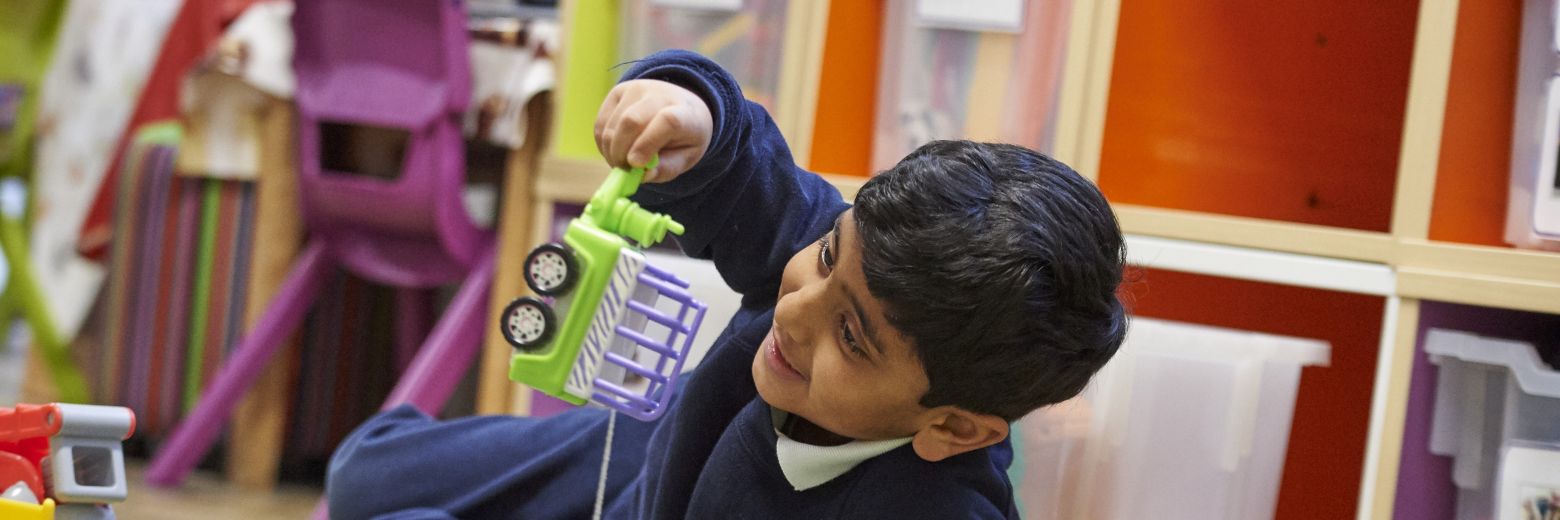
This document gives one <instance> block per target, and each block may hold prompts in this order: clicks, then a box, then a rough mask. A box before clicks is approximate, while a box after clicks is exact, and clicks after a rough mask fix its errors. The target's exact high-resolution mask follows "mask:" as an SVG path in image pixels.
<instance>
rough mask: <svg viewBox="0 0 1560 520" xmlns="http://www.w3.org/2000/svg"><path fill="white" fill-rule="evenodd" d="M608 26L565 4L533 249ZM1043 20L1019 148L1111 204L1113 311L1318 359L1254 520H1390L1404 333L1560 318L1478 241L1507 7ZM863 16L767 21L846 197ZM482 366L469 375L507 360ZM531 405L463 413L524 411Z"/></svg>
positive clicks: (1487, 205)
mask: <svg viewBox="0 0 1560 520" xmlns="http://www.w3.org/2000/svg"><path fill="white" fill-rule="evenodd" d="M624 3H628V2H627V0H622V1H613V0H577V1H569V0H565V1H564V2H563V3H562V7H561V10H562V13H563V14H562V17H563V23H562V26H563V31H564V34H563V38H562V40H563V41H564V42H565V43H564V46H563V47H564V49H563V56H562V57H561V59H560V62H561V63H562V64H563V65H562V70H561V76H560V80H559V88H558V91H557V92H559V99H558V102H559V103H558V107H559V110H558V112H557V117H556V119H555V122H554V124H555V126H554V128H555V130H556V132H555V134H556V135H557V137H558V139H557V143H556V146H553V147H552V148H551V149H549V150H547V151H545V152H543V154H542V155H543V158H542V159H541V160H540V162H541V166H540V168H539V170H538V173H537V176H536V178H535V185H534V187H533V188H532V193H531V194H530V197H531V200H532V201H533V202H534V204H532V205H531V206H530V209H529V211H531V212H532V217H531V219H530V223H531V226H532V229H533V231H532V234H531V237H543V236H547V235H546V230H547V229H548V227H549V226H550V221H551V219H552V213H553V205H554V204H555V203H558V202H579V201H583V200H585V199H586V198H587V197H588V196H589V194H590V192H591V190H593V189H594V188H595V186H596V185H597V184H598V183H599V182H600V179H602V178H603V177H604V175H605V173H606V169H605V167H604V166H603V165H602V164H601V162H600V160H599V158H598V157H597V153H596V149H595V147H594V145H593V143H592V142H591V124H592V121H593V120H594V117H595V110H596V103H599V100H600V99H602V98H603V97H604V96H605V94H606V92H607V91H608V90H609V89H610V88H611V85H612V82H613V80H615V78H616V74H618V73H620V70H614V69H611V67H612V65H614V64H616V63H617V62H618V58H619V56H618V54H617V52H619V51H618V45H617V43H616V42H615V41H612V39H611V37H609V36H604V35H611V34H615V30H614V26H613V25H612V24H613V23H617V21H618V20H619V17H617V16H615V13H618V12H619V11H618V9H620V8H621V7H622V4H624ZM1062 5H1064V6H1065V9H1062V11H1063V12H1064V13H1065V16H1066V22H1065V24H1062V25H1063V27H1064V28H1065V31H1066V34H1065V50H1064V57H1063V60H1062V62H1063V64H1062V67H1061V74H1060V77H1059V78H1058V81H1059V87H1058V92H1057V93H1056V96H1057V98H1056V99H1057V101H1056V109H1055V113H1054V114H1051V115H1050V117H1053V118H1054V119H1055V120H1054V123H1053V124H1054V128H1055V131H1054V140H1052V141H1051V142H1049V143H1040V144H1039V145H1040V148H1042V149H1047V148H1048V149H1049V150H1050V151H1051V152H1052V153H1053V154H1054V155H1056V156H1057V157H1058V158H1060V159H1062V160H1063V161H1065V162H1067V163H1068V164H1071V165H1073V166H1074V167H1075V168H1077V169H1078V171H1080V172H1081V173H1083V174H1084V175H1086V176H1088V177H1090V178H1091V179H1094V180H1095V181H1096V182H1098V183H1099V184H1100V186H1101V187H1102V189H1103V190H1104V191H1105V193H1106V194H1107V196H1108V197H1109V198H1110V199H1111V200H1112V202H1113V204H1114V206H1115V209H1116V212H1117V215H1118V218H1119V219H1120V222H1121V224H1122V227H1123V230H1124V231H1125V232H1126V233H1127V235H1128V247H1129V255H1130V260H1131V262H1132V263H1133V264H1134V265H1137V266H1140V267H1141V268H1142V269H1141V270H1140V271H1138V272H1139V274H1140V278H1139V279H1138V280H1139V281H1133V282H1129V283H1128V284H1127V287H1126V289H1125V292H1126V293H1127V294H1130V295H1132V298H1133V303H1134V311H1135V312H1136V313H1137V314H1139V315H1143V316H1151V317H1156V318H1166V319H1174V320H1179V321H1188V322H1194V323H1201V324H1209V325H1217V326H1224V327H1234V328H1241V329H1247V330H1254V331H1259V332H1267V333H1273V334H1282V335H1287V336H1298V337H1306V338H1317V339H1324V340H1327V341H1328V342H1330V343H1331V344H1332V346H1333V350H1332V352H1333V354H1332V356H1333V359H1332V362H1331V364H1330V366H1328V367H1317V368H1307V369H1305V370H1306V375H1305V376H1304V377H1302V379H1301V381H1302V383H1301V388H1300V392H1299V395H1298V398H1297V402H1296V412H1295V417H1294V423H1293V424H1294V427H1293V431H1292V433H1291V442H1290V445H1289V451H1288V453H1287V455H1286V460H1287V464H1286V466H1285V477H1284V479H1283V483H1282V485H1281V491H1280V495H1279V504H1278V508H1277V512H1276V515H1275V517H1276V518H1341V517H1348V516H1351V515H1352V516H1354V517H1357V518H1362V519H1364V518H1380V519H1385V518H1394V503H1395V502H1397V503H1401V501H1399V500H1397V497H1398V495H1399V494H1400V493H1402V492H1403V491H1402V489H1400V488H1401V486H1414V485H1417V484H1416V482H1418V481H1416V480H1413V479H1409V480H1404V481H1403V483H1402V484H1401V485H1400V478H1399V477H1400V473H1402V471H1400V461H1401V460H1402V459H1403V457H1404V453H1405V451H1412V450H1415V449H1422V448H1421V447H1418V446H1413V445H1408V444H1406V443H1411V442H1416V441H1413V440H1408V441H1406V440H1405V424H1407V421H1408V420H1409V419H1411V418H1410V417H1408V409H1409V407H1410V405H1409V403H1410V401H1411V400H1417V399H1422V396H1421V395H1420V392H1421V390H1419V388H1420V386H1421V384H1420V383H1421V382H1422V381H1423V380H1424V377H1426V376H1425V372H1424V370H1416V369H1415V359H1416V356H1419V357H1422V356H1423V353H1422V351H1421V350H1420V341H1419V336H1420V333H1421V329H1422V328H1423V322H1425V321H1426V320H1422V318H1424V317H1425V316H1427V315H1433V316H1440V315H1442V314H1445V313H1446V312H1448V311H1447V309H1473V310H1471V311H1469V312H1471V313H1472V314H1473V315H1479V313H1485V312H1490V313H1497V314H1501V315H1507V314H1510V315H1515V316H1526V317H1536V318H1532V319H1536V320H1540V321H1544V320H1552V319H1553V318H1554V317H1555V316H1556V315H1560V253H1554V252H1542V251H1531V250H1521V249H1514V248H1511V247H1508V246H1506V245H1505V244H1504V242H1503V241H1502V239H1501V233H1502V229H1503V226H1504V219H1505V210H1504V208H1505V205H1506V203H1505V198H1506V192H1507V185H1508V182H1507V179H1508V176H1509V168H1508V164H1507V163H1508V161H1509V155H1510V134H1511V126H1512V125H1511V118H1512V91H1513V89H1512V87H1513V81H1514V76H1515V68H1516V46H1517V38H1518V36H1517V33H1518V28H1519V27H1520V16H1521V12H1522V0H1496V1H1493V2H1466V1H1464V2H1459V1H1457V0H1420V1H1414V0H1392V1H1387V2H1352V1H1348V0H1325V1H1314V0H1313V1H1301V0H1283V1H1279V2H1264V3H1261V4H1260V5H1258V4H1251V5H1250V6H1241V5H1232V4H1228V3H1222V4H1219V5H1212V4H1211V3H1208V2H1195V1H1192V0H1173V1H1169V2H1144V1H1129V2H1123V1H1120V0H1071V1H1069V2H1063V3H1062ZM884 6H885V2H884V1H882V0H877V1H859V2H856V1H852V2H845V1H833V2H830V1H817V2H792V3H791V7H790V11H789V12H788V17H789V20H790V22H789V23H787V25H786V34H787V37H786V39H785V42H786V43H785V46H784V48H783V49H782V60H781V61H782V63H785V64H787V65H786V67H787V68H786V69H785V70H786V71H789V72H788V73H783V74H781V75H780V78H781V79H780V82H781V84H782V87H780V89H779V90H780V91H781V92H789V93H790V94H789V96H791V97H788V98H785V99H786V101H785V102H780V103H777V106H776V107H775V108H776V114H775V119H776V121H777V122H779V124H780V127H781V130H782V132H784V133H785V134H786V136H787V138H788V141H789V142H790V143H791V144H792V150H793V152H794V153H795V155H796V157H797V159H798V162H799V163H801V164H804V165H808V166H809V167H810V169H812V170H814V171H819V172H824V173H823V175H824V176H825V177H826V178H828V179H829V180H830V181H831V182H834V183H835V184H836V185H837V186H838V187H840V189H841V191H842V192H844V193H845V195H846V196H847V197H851V196H853V195H854V193H855V191H856V190H857V189H859V187H860V186H861V184H862V182H864V181H865V179H866V177H867V176H868V175H870V173H871V171H872V163H871V149H872V143H871V139H872V133H873V129H874V126H873V125H874V124H875V119H874V112H873V109H872V108H871V107H874V106H875V105H876V101H877V94H876V92H875V90H874V89H866V88H862V85H877V84H878V73H877V71H878V70H879V69H878V60H879V59H880V56H881V55H882V54H883V53H882V49H881V46H882V45H884V44H883V42H882V39H883V32H884V25H885V23H884V16H883V13H884V11H885V8H884ZM798 20H806V22H805V23H802V24H798V23H797V21H798ZM512 200H513V199H512ZM1145 288H1152V289H1151V290H1144V289H1145ZM495 292H500V291H499V290H498V289H497V288H495ZM506 294H511V295H514V294H518V292H511V293H506ZM1436 319H1437V320H1439V319H1440V318H1436ZM1522 319H1526V318H1522ZM1546 323H1547V321H1546ZM500 343H501V342H500ZM488 348H489V351H488V353H489V355H490V358H491V359H489V361H490V363H495V364H493V365H489V366H486V367H485V368H484V370H487V371H488V372H486V374H487V377H492V374H495V373H498V372H499V371H498V369H496V368H494V367H495V366H499V365H503V366H507V363H506V362H507V350H506V349H507V347H505V346H503V345H490V346H489V347H488ZM499 375H502V374H499ZM1411 390H1412V391H1411ZM528 394H529V392H528V391H517V392H515V393H514V396H515V398H514V399H511V398H510V396H507V395H506V396H504V397H503V398H502V399H494V400H491V401H484V403H486V407H485V408H483V410H485V411H499V410H512V411H516V412H520V413H524V412H525V411H526V410H527V402H526V401H525V399H526V396H527V395H528ZM1415 402H1419V401H1415ZM1410 430H1412V428H1410ZM1409 433H1412V431H1410V432H1409ZM1415 460H1417V459H1415ZM1403 471H1408V470H1403ZM1404 514H1405V513H1404V512H1403V511H1398V512H1397V513H1396V517H1397V518H1408V516H1403V515H1404Z"/></svg>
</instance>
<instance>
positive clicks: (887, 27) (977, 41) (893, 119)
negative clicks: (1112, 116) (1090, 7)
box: [872, 0, 1071, 171]
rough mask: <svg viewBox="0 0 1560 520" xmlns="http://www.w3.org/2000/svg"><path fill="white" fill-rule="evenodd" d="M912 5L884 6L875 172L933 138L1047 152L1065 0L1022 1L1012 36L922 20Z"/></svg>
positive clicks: (1063, 40) (1061, 49)
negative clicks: (1020, 15) (1008, 144)
mask: <svg viewBox="0 0 1560 520" xmlns="http://www.w3.org/2000/svg"><path fill="white" fill-rule="evenodd" d="M914 4H915V3H914V2H885V3H884V6H885V7H884V8H885V12H884V16H883V23H884V25H883V54H882V57H881V60H882V61H881V63H882V68H881V70H880V73H879V75H878V101H877V104H878V105H877V116H876V118H877V122H876V125H875V126H876V131H875V135H874V136H873V144H872V169H873V170H874V171H881V170H883V169H885V168H888V167H889V166H893V165H894V163H896V162H898V161H899V159H901V158H903V157H904V156H905V155H906V154H908V153H910V152H911V151H912V150H915V148H916V147H919V146H920V145H922V144H925V143H926V142H928V141H932V140H936V139H961V138H963V139H974V140H979V141H1004V142H1011V143H1016V144H1021V145H1024V146H1028V147H1031V148H1036V149H1039V150H1041V151H1049V150H1048V149H1049V147H1050V143H1051V140H1052V132H1053V131H1054V123H1055V108H1056V98H1057V93H1058V90H1059V88H1060V82H1059V77H1060V75H1061V65H1062V58H1063V52H1064V50H1065V44H1066V41H1067V30H1066V28H1067V14H1068V12H1069V11H1070V6H1071V1H1070V0H1034V1H1030V2H1026V3H1025V8H1024V11H1023V20H1022V23H1021V29H1020V31H1019V32H1018V33H1016V34H1012V33H1005V32H995V31H969V30H961V29H951V28H941V27H936V26H928V25H925V24H923V23H922V22H921V21H920V20H919V19H918V17H917V16H916V12H915V7H914Z"/></svg>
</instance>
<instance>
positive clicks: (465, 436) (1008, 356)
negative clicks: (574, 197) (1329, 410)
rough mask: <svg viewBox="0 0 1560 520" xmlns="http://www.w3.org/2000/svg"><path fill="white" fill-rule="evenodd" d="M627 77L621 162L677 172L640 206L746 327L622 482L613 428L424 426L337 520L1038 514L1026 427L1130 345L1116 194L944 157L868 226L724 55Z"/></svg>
mask: <svg viewBox="0 0 1560 520" xmlns="http://www.w3.org/2000/svg"><path fill="white" fill-rule="evenodd" d="M623 79H624V81H623V82H622V83H621V84H619V85H618V86H617V87H616V88H615V89H613V90H612V92H611V94H610V95H609V96H608V97H607V100H606V101H605V102H604V103H603V104H602V108H601V112H600V115H599V116H598V119H597V121H596V141H597V144H598V147H599V148H600V150H601V153H602V155H603V156H604V157H605V158H606V160H607V162H609V163H612V164H613V165H617V166H628V165H642V164H645V163H647V162H648V161H649V160H650V158H651V157H653V156H656V155H659V157H660V164H659V166H658V167H657V168H656V169H655V170H654V171H653V172H650V173H649V174H647V176H646V179H647V180H648V181H649V182H650V183H655V184H646V185H645V186H644V187H642V188H641V190H640V193H639V194H638V195H636V199H637V200H638V201H639V202H640V203H641V204H642V205H644V206H645V207H646V208H649V209H651V210H654V211H659V212H664V213H668V214H670V215H672V216H673V217H674V218H676V219H677V220H678V221H679V222H682V223H683V224H685V225H686V227H687V233H686V234H684V235H683V236H681V237H679V238H678V243H679V245H680V246H681V247H682V249H683V251H685V252H687V253H688V254H689V255H690V256H693V257H697V258H708V259H712V260H713V261H714V262H715V266H716V268H717V269H718V270H719V271H720V273H721V277H722V278H724V280H725V281H726V283H727V284H728V285H730V286H731V287H732V289H734V290H736V291H737V292H739V293H741V294H742V295H743V299H742V303H743V305H742V309H741V310H740V311H739V312H738V313H737V315H736V316H735V317H734V318H733V319H732V321H731V323H730V325H729V326H727V328H726V330H725V331H724V332H723V333H722V334H721V335H720V337H719V338H718V339H717V340H716V341H715V345H714V347H713V348H712V350H711V351H710V353H709V355H708V356H707V357H706V358H705V360H704V361H703V362H702V363H701V364H700V366H699V367H698V368H697V369H696V370H694V371H693V372H690V373H688V374H685V375H684V376H683V382H682V386H681V387H680V391H679V394H680V395H677V396H674V401H673V405H672V406H671V408H670V409H669V410H668V413H667V415H666V416H664V417H662V418H661V419H660V420H658V421H655V422H652V423H641V422H639V421H632V420H624V421H617V424H616V428H615V429H614V430H613V432H612V433H613V435H614V440H613V441H612V452H611V462H610V465H609V467H608V468H607V471H606V476H605V477H601V468H602V459H601V454H602V448H603V445H604V441H605V438H606V436H607V431H606V424H607V412H606V411H604V410H599V409H590V408H584V409H577V410H573V411H570V412H568V413H564V414H562V415H560V416H557V417H554V418H550V419H531V418H514V417H474V418H467V419H460V420H453V421H447V422H438V421H434V420H432V419H429V418H428V417H427V416H424V415H422V414H420V413H418V412H416V411H415V410H413V409H411V408H409V407H403V408H399V409H395V410H391V411H388V412H385V413H384V414H382V415H380V416H377V417H375V418H374V419H372V420H370V421H369V422H368V423H367V424H364V425H363V426H362V427H361V428H359V429H358V431H356V432H354V433H353V435H352V436H351V437H350V438H348V439H347V440H346V441H345V442H344V443H343V444H342V446H341V447H340V449H339V450H338V451H337V452H336V455H335V457H334V459H333V460H332V462H331V468H330V475H329V478H328V485H327V489H328V495H329V499H330V504H331V512H332V516H333V517H334V518H342V519H352V518H374V517H378V518H456V517H460V518H548V519H550V518H585V517H588V516H589V515H590V513H591V511H592V506H593V505H594V501H595V500H602V501H604V502H605V504H604V506H605V516H606V517H608V518H896V519H897V518H955V517H959V518H1016V517H1017V512H1016V509H1015V507H1014V503H1013V490H1012V486H1011V484H1009V482H1008V480H1007V477H1006V470H1007V467H1008V465H1009V463H1010V462H1011V460H1012V451H1011V447H1010V444H1009V443H1008V442H1007V437H1008V434H1009V425H1010V423H1011V422H1012V421H1015V420H1017V419H1018V418H1019V417H1021V416H1023V415H1024V414H1026V413H1028V412H1030V411H1032V410H1034V409H1036V408H1039V407H1042V406H1046V405H1049V404H1052V403H1056V402H1060V401H1063V400H1066V399H1067V398H1070V397H1072V396H1073V395H1075V394H1077V393H1078V392H1079V391H1081V390H1082V388H1083V386H1084V384H1085V383H1087V382H1088V380H1089V378H1090V376H1092V375H1093V374H1094V372H1095V371H1096V370H1098V369H1099V368H1100V366H1101V365H1103V364H1104V363H1105V361H1106V360H1108V359H1109V358H1110V357H1111V355H1112V354H1113V353H1114V352H1115V351H1116V348H1117V346H1118V345H1119V344H1120V343H1121V340H1122V337H1123V335H1124V333H1125V327H1126V324H1125V321H1126V318H1125V313H1124V311H1123V309H1122V305H1121V303H1120V302H1119V301H1118V300H1117V299H1116V294H1115V290H1116V286H1117V284H1118V282H1119V280H1120V278H1121V272H1122V264H1123V249H1122V238H1121V232H1120V230H1119V229H1118V227H1117V225H1116V220H1115V217H1114V216H1113V215H1112V213H1111V211H1110V208H1109V207H1108V206H1107V205H1106V202H1105V199H1104V198H1103V197H1102V196H1101V195H1100V193H1099V192H1098V190H1096V189H1095V187H1094V186H1093V185H1091V184H1090V183H1089V182H1088V181H1087V180H1085V179H1083V178H1082V177H1080V176H1079V175H1078V174H1077V173H1075V172H1073V171H1072V170H1071V169H1070V168H1068V167H1067V166H1066V165H1063V164H1061V163H1059V162H1056V161H1054V160H1052V159H1050V158H1047V157H1045V156H1043V155H1040V154H1038V153H1035V152H1032V151H1029V150H1026V149H1024V148H1021V147H1017V146H1011V145H997V144H980V143H971V142H964V141H941V142H934V143H931V144H928V145H926V146H923V147H921V148H920V149H919V150H916V151H915V152H914V153H912V154H910V156H909V157H906V158H905V159H904V160H903V161H900V163H899V164H898V165H895V166H894V167H893V168H892V169H890V170H888V171H886V172H882V173H880V174H879V175H877V176H876V177H874V178H873V179H872V180H871V181H869V182H867V183H866V185H865V186H863V187H862V189H861V193H860V194H859V195H858V196H857V198H856V204H855V206H854V207H850V206H847V205H846V204H845V203H844V202H843V201H842V200H841V199H840V195H839V193H838V192H837V191H836V190H835V189H834V188H833V187H832V186H830V185H829V184H828V183H826V182H824V181H823V180H822V179H821V178H819V177H817V176H815V175H812V174H810V173H807V172H805V171H803V170H801V169H800V168H798V167H797V166H796V165H795V163H794V162H793V161H792V159H791V156H790V152H789V151H788V150H787V149H786V145H785V142H784V141H783V139H782V138H781V136H780V133H779V132H778V131H777V130H776V129H775V127H774V124H773V123H772V122H771V121H770V120H769V117H768V115H767V114H766V113H765V112H764V110H763V109H762V108H761V107H759V106H758V105H756V104H754V103H751V102H747V101H745V100H743V98H742V93H741V91H740V90H739V89H738V87H737V84H736V82H735V81H734V80H733V79H732V78H731V77H730V76H729V75H728V74H727V73H726V72H725V71H723V70H721V69H720V68H719V67H718V66H716V65H715V64H714V63H712V62H710V61H709V60H707V59H705V58H703V57H700V56H698V55H695V54H692V53H688V52H682V51H669V52H663V53H659V54H656V55H653V56H650V57H649V58H646V59H644V60H642V61H639V62H637V63H635V64H634V65H633V67H632V68H631V69H630V70H629V71H628V72H627V74H625V75H624V77H623ZM699 283H710V281H707V280H706V281H700V282H699ZM598 478H602V479H603V480H601V481H600V482H598ZM598 487H600V488H601V489H600V491H601V493H602V497H601V498H599V499H598V498H597V495H596V493H597V492H598Z"/></svg>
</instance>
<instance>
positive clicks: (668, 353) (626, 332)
mask: <svg viewBox="0 0 1560 520" xmlns="http://www.w3.org/2000/svg"><path fill="white" fill-rule="evenodd" d="M617 333H618V334H619V335H621V336H623V337H625V338H628V339H629V340H631V341H633V342H634V343H638V344H639V346H641V347H644V348H647V349H650V350H651V351H654V352H655V353H657V354H660V355H662V356H665V357H673V358H676V357H682V355H681V353H679V352H677V351H676V350H674V349H673V348H672V347H670V346H667V345H664V344H661V343H656V342H655V340H653V339H650V337H648V336H645V335H644V334H640V333H639V331H637V330H634V329H630V328H628V327H625V326H623V325H618V326H617Z"/></svg>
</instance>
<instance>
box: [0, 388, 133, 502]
mask: <svg viewBox="0 0 1560 520" xmlns="http://www.w3.org/2000/svg"><path fill="white" fill-rule="evenodd" d="M134 432H135V414H134V413H132V412H131V411H130V409H128V408H124V407H120V406H94V405H82V404H45V405H30V404H19V405H16V408H0V486H3V488H4V489H3V491H4V492H3V493H0V518H18V519H20V518H25V519H30V520H49V519H53V518H54V517H55V513H56V512H58V513H60V514H61V515H62V517H68V518H72V519H110V518H113V517H114V513H113V511H112V510H111V509H109V506H108V504H109V503H111V502H120V501H123V500H124V499H125V495H126V492H127V490H126V486H125V458H124V454H123V452H122V451H120V442H122V441H124V440H125V439H127V438H129V437H130V434H132V433H134ZM46 480H47V482H45V481H46ZM45 484H47V485H45ZM56 500H57V501H59V502H60V503H59V504H56V503H55V501H56Z"/></svg>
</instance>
